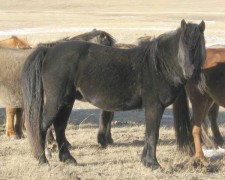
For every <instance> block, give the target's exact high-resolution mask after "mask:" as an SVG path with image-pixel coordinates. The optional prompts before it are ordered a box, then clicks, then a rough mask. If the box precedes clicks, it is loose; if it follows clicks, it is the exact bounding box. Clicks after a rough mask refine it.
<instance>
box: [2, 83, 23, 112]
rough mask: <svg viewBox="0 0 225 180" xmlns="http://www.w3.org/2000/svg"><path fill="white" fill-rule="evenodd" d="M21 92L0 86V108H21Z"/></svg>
mask: <svg viewBox="0 0 225 180" xmlns="http://www.w3.org/2000/svg"><path fill="white" fill-rule="evenodd" d="M21 93H22V92H21V91H16V90H13V89H8V88H5V87H2V86H0V108H5V107H7V106H10V107H15V108H19V107H23V100H22V94H21Z"/></svg>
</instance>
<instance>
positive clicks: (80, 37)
mask: <svg viewBox="0 0 225 180" xmlns="http://www.w3.org/2000/svg"><path fill="white" fill-rule="evenodd" d="M97 35H100V37H101V38H104V37H106V38H107V40H108V41H109V42H110V46H114V45H115V43H116V40H115V39H114V37H113V36H112V35H110V34H109V33H107V32H105V31H101V30H96V29H93V30H92V31H91V32H86V33H83V34H80V35H74V36H68V37H65V38H62V39H59V40H57V41H53V42H50V43H39V44H38V46H45V47H53V46H55V45H57V44H59V43H62V42H68V41H72V40H80V41H89V40H90V39H92V38H93V37H95V36H97Z"/></svg>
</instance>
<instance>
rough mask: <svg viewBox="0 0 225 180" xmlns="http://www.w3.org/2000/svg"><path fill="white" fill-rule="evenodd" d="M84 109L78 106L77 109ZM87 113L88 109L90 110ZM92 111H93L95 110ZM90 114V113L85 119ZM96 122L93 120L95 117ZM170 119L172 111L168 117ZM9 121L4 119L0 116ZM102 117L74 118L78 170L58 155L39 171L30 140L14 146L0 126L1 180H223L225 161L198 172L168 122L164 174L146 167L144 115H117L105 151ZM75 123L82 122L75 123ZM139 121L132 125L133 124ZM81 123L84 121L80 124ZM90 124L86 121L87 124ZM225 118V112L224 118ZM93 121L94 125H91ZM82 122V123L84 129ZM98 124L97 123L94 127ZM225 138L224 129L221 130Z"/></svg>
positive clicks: (163, 133)
mask: <svg viewBox="0 0 225 180" xmlns="http://www.w3.org/2000/svg"><path fill="white" fill-rule="evenodd" d="M84 105H85V104H84V103H76V106H77V107H82V106H84ZM86 106H87V107H89V106H88V105H87V104H86ZM90 107H91V106H90ZM84 112H86V113H84ZM90 112H91V114H92V116H90V114H88V113H90ZM165 113H166V114H167V115H168V114H171V109H170V108H169V109H167V110H166V112H165ZM1 114H2V117H4V116H3V115H4V113H1ZM98 115H99V111H98V110H96V109H87V110H86V111H84V110H82V109H80V108H79V110H75V109H74V111H73V112H72V115H71V118H70V124H69V126H68V128H67V131H66V132H67V137H68V139H69V141H70V142H71V144H72V146H73V148H72V149H71V154H72V155H73V156H74V157H75V158H76V160H77V162H78V165H77V166H74V165H68V164H64V163H62V162H60V161H59V159H58V153H57V152H53V153H52V158H51V159H49V165H45V166H42V167H40V166H39V165H38V162H37V161H36V160H35V159H34V158H33V157H32V156H31V154H30V151H29V149H30V147H29V145H28V141H27V139H23V140H13V139H9V138H8V137H6V135H4V132H3V131H4V127H3V126H4V125H3V124H2V125H1V126H0V135H1V139H0V144H1V146H0V167H1V168H0V179H25V180H27V179H110V180H111V179H150V178H151V179H171V178H172V179H191V180H196V179H220V178H221V179H222V177H223V178H225V173H224V170H225V164H224V162H225V161H224V160H225V159H224V158H220V159H212V160H211V164H212V172H208V171H207V170H206V169H205V168H197V169H195V168H194V167H193V165H192V159H191V158H190V157H188V156H186V155H183V154H181V153H179V152H177V150H176V143H175V136H174V131H173V127H172V126H173V121H172V119H163V120H162V123H161V128H160V138H159V144H158V148H157V157H158V161H159V163H160V164H161V166H162V167H163V168H164V170H163V171H161V170H155V171H152V170H150V169H148V168H146V167H144V166H143V165H142V163H141V162H140V157H141V153H142V149H143V143H144V141H143V139H144V129H145V127H144V124H143V112H142V111H133V112H126V113H116V117H115V120H116V121H119V119H121V120H124V121H122V122H120V123H114V125H113V128H112V134H113V138H114V144H113V145H111V146H109V147H108V148H106V149H102V148H100V147H99V146H98V144H97V140H96V135H97V130H98V125H97V123H96V121H97V119H98ZM74 117H77V118H78V119H76V120H74ZM134 117H136V119H140V121H139V122H138V121H129V119H131V120H132V118H134ZM80 118H81V119H80ZM85 118H86V121H84V122H82V120H83V119H85ZM223 118H224V113H223V109H222V112H221V113H220V119H219V121H221V120H222V119H223ZM92 120H93V121H92ZM80 122H82V123H81V124H80ZM91 122H93V123H91ZM124 122H126V123H124ZM220 127H221V131H222V134H225V128H224V124H223V123H221V125H220Z"/></svg>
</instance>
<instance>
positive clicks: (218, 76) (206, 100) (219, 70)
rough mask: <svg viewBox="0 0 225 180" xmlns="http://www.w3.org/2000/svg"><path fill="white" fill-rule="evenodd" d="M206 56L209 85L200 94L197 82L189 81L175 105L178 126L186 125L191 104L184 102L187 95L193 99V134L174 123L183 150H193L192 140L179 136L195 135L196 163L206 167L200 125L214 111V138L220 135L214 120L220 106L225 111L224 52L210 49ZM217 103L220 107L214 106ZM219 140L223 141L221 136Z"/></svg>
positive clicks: (206, 75)
mask: <svg viewBox="0 0 225 180" xmlns="http://www.w3.org/2000/svg"><path fill="white" fill-rule="evenodd" d="M206 52H207V58H206V62H205V64H204V67H203V72H204V75H205V80H206V85H207V88H206V90H205V91H204V92H200V91H199V89H198V88H197V87H196V83H195V81H194V80H193V79H191V80H188V82H187V84H186V86H185V90H186V92H185V91H183V93H182V94H181V95H180V96H179V97H178V98H177V100H176V102H175V103H174V120H175V122H176V123H178V124H179V122H182V121H180V120H183V121H184V120H185V119H187V120H188V119H189V113H187V112H188V103H184V102H185V101H186V100H187V95H188V97H189V99H190V102H191V104H192V110H193V116H192V122H193V128H192V132H191V131H190V128H187V126H183V124H179V125H178V124H176V123H175V129H176V134H177V138H178V139H177V141H178V146H179V147H180V148H181V149H186V148H187V146H190V144H191V142H192V140H191V139H189V140H187V137H184V136H180V134H182V133H183V132H184V131H189V132H188V134H189V135H190V134H191V133H192V135H193V139H194V145H195V157H197V159H199V160H200V161H201V162H202V163H203V164H206V163H207V161H206V159H205V157H204V153H203V151H202V146H201V139H200V134H201V125H202V123H203V121H204V119H205V118H206V115H207V113H208V112H209V110H210V107H212V108H213V110H211V115H213V113H214V115H213V116H214V121H213V120H212V122H213V123H212V125H213V127H212V128H213V129H214V130H213V131H214V135H215V136H216V135H218V133H219V129H218V126H217V124H216V119H215V117H216V116H217V114H218V105H220V106H223V107H225V98H224V97H225V86H224V85H225V48H224V47H220V48H218V47H210V48H207V51H206ZM186 93H187V95H186ZM214 103H216V104H218V105H215V104H214ZM185 106H186V107H185ZM185 115H187V116H185ZM216 133H217V134H216ZM219 134H220V133H219ZM220 138H222V136H221V135H220ZM220 140H221V139H220ZM222 141H223V139H222Z"/></svg>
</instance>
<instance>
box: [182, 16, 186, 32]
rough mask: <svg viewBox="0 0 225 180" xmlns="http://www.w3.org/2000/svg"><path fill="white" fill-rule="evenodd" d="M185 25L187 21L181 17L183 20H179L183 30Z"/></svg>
mask: <svg viewBox="0 0 225 180" xmlns="http://www.w3.org/2000/svg"><path fill="white" fill-rule="evenodd" d="M186 26H187V23H186V21H185V20H184V19H183V20H182V21H181V28H182V29H183V30H185V29H186Z"/></svg>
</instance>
